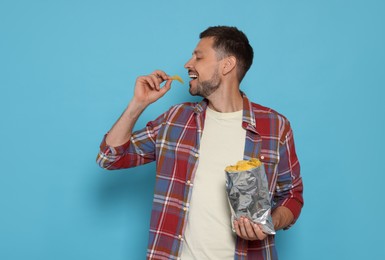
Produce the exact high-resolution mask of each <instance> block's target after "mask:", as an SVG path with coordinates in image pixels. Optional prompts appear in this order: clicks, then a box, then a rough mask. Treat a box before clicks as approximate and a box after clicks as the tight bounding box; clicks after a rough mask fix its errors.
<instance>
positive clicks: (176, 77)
mask: <svg viewBox="0 0 385 260" xmlns="http://www.w3.org/2000/svg"><path fill="white" fill-rule="evenodd" d="M171 79H172V80H177V81H179V82H180V83H182V84H184V82H183V79H182V78H181V77H179V76H178V75H174V76H172V77H171Z"/></svg>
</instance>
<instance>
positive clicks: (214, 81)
mask: <svg viewBox="0 0 385 260" xmlns="http://www.w3.org/2000/svg"><path fill="white" fill-rule="evenodd" d="M197 80H198V79H197ZM220 84H221V79H220V77H219V72H218V69H217V70H216V71H215V73H214V75H213V76H212V77H211V79H209V80H206V81H202V82H199V81H198V82H197V86H196V88H195V89H193V88H190V90H189V91H190V94H191V95H192V96H201V97H204V98H207V97H208V96H210V95H211V94H212V93H214V92H215V91H216V90H217V89H218V88H219V86H220Z"/></svg>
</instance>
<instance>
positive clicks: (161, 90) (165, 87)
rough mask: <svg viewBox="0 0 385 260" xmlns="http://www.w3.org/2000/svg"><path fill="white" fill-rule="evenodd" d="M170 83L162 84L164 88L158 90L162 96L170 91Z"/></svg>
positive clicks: (168, 81)
mask: <svg viewBox="0 0 385 260" xmlns="http://www.w3.org/2000/svg"><path fill="white" fill-rule="evenodd" d="M171 83H172V80H170V79H169V80H167V82H166V84H164V86H163V87H162V88H161V89H160V90H159V92H160V93H162V95H164V94H166V93H167V91H169V90H170V89H171Z"/></svg>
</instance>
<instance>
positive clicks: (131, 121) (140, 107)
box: [106, 70, 172, 147]
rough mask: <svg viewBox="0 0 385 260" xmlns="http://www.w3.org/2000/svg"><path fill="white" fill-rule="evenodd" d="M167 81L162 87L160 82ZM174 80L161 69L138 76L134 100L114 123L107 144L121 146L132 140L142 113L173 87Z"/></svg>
mask: <svg viewBox="0 0 385 260" xmlns="http://www.w3.org/2000/svg"><path fill="white" fill-rule="evenodd" d="M164 81H167V82H166V84H165V85H164V86H163V87H162V88H161V87H160V84H161V83H162V82H164ZM171 82H172V80H171V79H170V77H169V76H168V75H167V74H166V73H165V72H163V71H161V70H156V71H154V72H153V73H152V74H150V75H147V76H141V77H138V78H137V80H136V84H135V92H134V97H133V99H132V101H131V102H130V103H129V104H128V106H127V108H126V110H125V111H124V112H123V114H122V116H121V117H120V118H119V120H118V121H117V122H116V123H115V124H114V125H113V127H112V128H111V130H110V131H109V133H108V135H107V137H106V144H107V145H109V146H112V147H116V146H120V145H123V144H125V143H126V142H127V141H128V140H130V137H131V133H132V129H133V128H134V125H135V123H136V121H137V120H138V118H139V116H140V114H141V113H142V112H143V111H144V110H145V108H146V107H147V106H148V105H150V104H151V103H153V102H155V101H156V100H158V99H159V98H161V97H162V96H163V95H164V94H166V92H167V91H169V90H170V88H171Z"/></svg>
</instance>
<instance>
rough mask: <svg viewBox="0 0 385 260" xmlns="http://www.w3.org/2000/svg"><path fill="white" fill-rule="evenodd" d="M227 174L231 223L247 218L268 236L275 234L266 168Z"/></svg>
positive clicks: (260, 167)
mask: <svg viewBox="0 0 385 260" xmlns="http://www.w3.org/2000/svg"><path fill="white" fill-rule="evenodd" d="M225 172H226V192H227V195H228V200H229V204H230V208H231V223H233V221H234V219H238V218H239V217H241V216H246V217H247V218H249V219H250V220H252V221H253V222H254V223H257V224H259V225H260V226H261V228H262V230H263V232H264V233H266V234H270V235H273V234H275V230H274V225H273V221H272V218H271V202H270V195H269V188H268V182H267V177H266V174H265V168H264V166H263V164H262V165H261V166H259V167H255V168H252V169H250V170H245V171H236V172H227V171H225ZM233 230H234V228H233Z"/></svg>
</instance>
